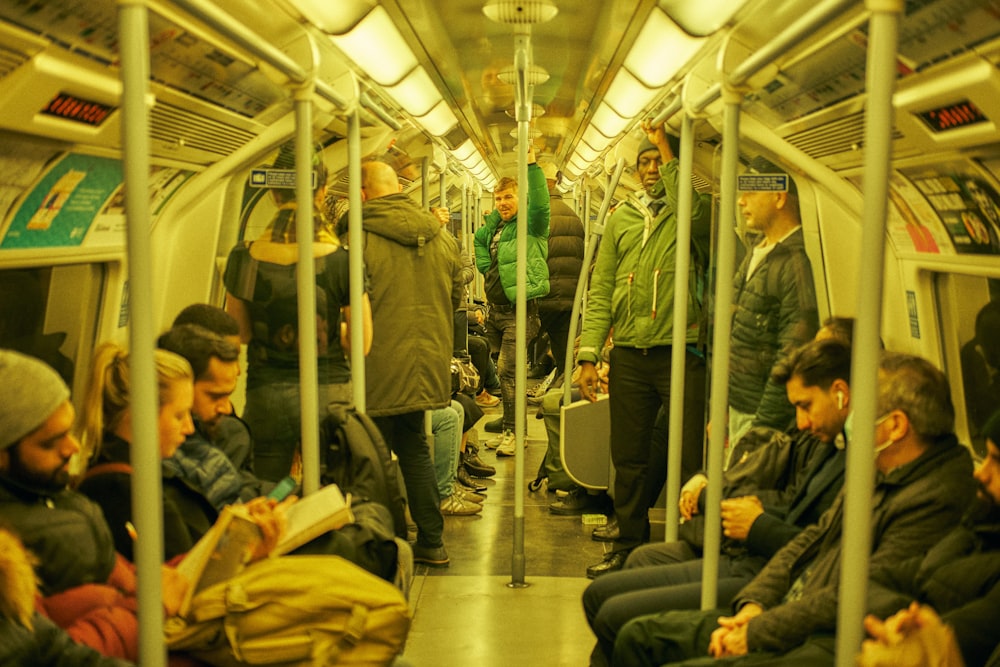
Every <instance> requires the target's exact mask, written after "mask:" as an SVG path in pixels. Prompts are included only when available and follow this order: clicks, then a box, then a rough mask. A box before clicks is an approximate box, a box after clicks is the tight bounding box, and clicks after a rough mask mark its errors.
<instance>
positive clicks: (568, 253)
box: [538, 195, 584, 312]
mask: <svg viewBox="0 0 1000 667" xmlns="http://www.w3.org/2000/svg"><path fill="white" fill-rule="evenodd" d="M583 251H584V232H583V223H582V222H580V217H579V216H578V215H577V214H576V213H575V212H574V211H573V209H572V208H570V206H569V204H567V203H566V202H564V201H563V198H562V196H561V195H551V196H550V198H549V256H548V259H546V263H547V264H548V266H549V293H548V295H547V296H544V297H542V298H540V299H539V300H538V310H539V311H540V312H560V311H564V310H572V309H573V300H574V299H575V298H576V284H577V281H579V279H580V269H581V268H582V267H583Z"/></svg>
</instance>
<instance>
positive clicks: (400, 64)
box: [330, 7, 417, 86]
mask: <svg viewBox="0 0 1000 667" xmlns="http://www.w3.org/2000/svg"><path fill="white" fill-rule="evenodd" d="M330 39H332V40H333V43H334V44H336V45H337V48H338V49H340V50H341V51H343V52H344V54H345V55H346V56H347V57H348V58H350V59H351V60H353V61H354V62H355V63H356V64H357V66H358V67H360V68H361V69H362V70H363V71H364V72H365V73H367V74H368V76H370V77H371V78H372V79H374V80H375V81H376V82H377V83H379V84H380V85H383V86H394V85H396V84H397V83H399V82H400V81H401V80H402V78H403V77H404V76H406V74H407V73H408V72H410V71H412V70H413V68H415V67H416V66H417V58H416V56H414V55H413V51H411V50H410V47H409V46H407V45H406V40H404V39H403V35H401V34H400V32H399V30H398V29H396V24H394V23H393V22H392V19H391V18H389V14H388V13H387V12H386V11H385V9H384V8H383V7H376V8H375V9H373V10H371V11H370V12H368V16H366V17H364V18H363V19H362V20H361V22H360V23H358V25H356V26H355V27H354V29H353V30H351V31H350V32H349V33H347V34H346V35H341V36H331V37H330Z"/></svg>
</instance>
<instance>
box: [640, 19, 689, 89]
mask: <svg viewBox="0 0 1000 667" xmlns="http://www.w3.org/2000/svg"><path fill="white" fill-rule="evenodd" d="M701 44H702V40H700V39H696V38H694V37H691V36H690V35H688V34H687V33H686V32H684V31H683V30H681V29H680V28H678V27H677V24H676V23H674V22H673V21H671V20H670V19H669V18H667V15H666V14H664V13H663V12H661V11H660V10H659V9H654V10H653V11H652V12H650V14H649V18H648V19H647V20H646V25H644V26H643V28H642V32H640V33H639V37H637V38H636V40H635V43H633V44H632V50H631V51H629V54H628V57H627V58H625V67H626V68H627V69H628V71H630V72H631V73H632V74H634V75H635V76H636V77H638V78H639V80H640V81H642V83H643V85H644V86H646V87H647V88H661V87H663V86H664V85H665V84H666V83H667V82H668V81H670V79H671V78H673V76H674V74H676V73H677V70H678V69H680V67H681V66H682V65H683V64H684V63H686V62H688V60H690V58H691V56H692V55H694V52H695V51H697V50H698V49H699V48H700V47H701Z"/></svg>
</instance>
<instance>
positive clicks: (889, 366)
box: [613, 353, 975, 667]
mask: <svg viewBox="0 0 1000 667" xmlns="http://www.w3.org/2000/svg"><path fill="white" fill-rule="evenodd" d="M789 384H791V382H789ZM836 391H837V389H836V388H835V389H834V394H833V395H832V396H831V398H832V399H833V400H835V401H840V403H841V404H843V405H849V401H850V395H849V392H847V391H846V389H845V390H843V391H844V396H843V398H842V399H841V398H839V397H837V395H836ZM789 397H792V390H791V388H790V389H789ZM793 402H795V403H796V410H797V411H799V410H802V409H803V408H804V407H805V405H804V404H803V403H801V402H796V401H795V399H793ZM876 407H877V409H878V414H879V415H881V416H880V417H879V419H877V420H876V425H875V442H876V443H877V444H876V446H875V447H874V451H873V452H872V456H874V457H875V467H876V476H875V480H874V490H873V494H872V503H871V505H872V506H871V526H872V542H871V556H870V558H869V567H870V572H871V576H872V578H873V579H877V577H878V576H879V575H880V573H881V572H883V571H886V570H888V569H891V568H894V567H898V565H899V563H900V562H902V561H903V560H904V559H907V558H910V557H913V556H917V555H920V554H922V553H924V552H925V551H926V550H927V549H929V548H930V547H931V546H932V545H934V544H935V543H936V542H937V541H938V540H939V539H940V538H941V536H942V535H943V534H945V533H946V532H947V531H948V530H949V529H951V528H952V527H953V526H954V525H955V524H956V523H958V521H959V519H960V517H961V516H962V513H963V512H964V511H965V509H966V508H967V507H968V503H969V502H970V500H971V499H972V496H973V494H974V493H975V487H974V486H973V485H972V484H970V483H969V478H970V476H971V475H972V460H971V457H970V456H969V452H968V448H966V447H964V446H962V445H960V444H959V442H958V440H957V439H956V437H955V435H954V423H955V409H954V406H953V405H952V402H951V391H950V389H949V386H948V380H947V378H946V377H945V375H944V373H942V372H941V371H940V370H939V369H937V368H935V367H934V366H933V365H932V364H931V363H930V362H928V361H927V360H926V359H921V358H920V357H915V356H912V355H906V354H898V353H885V354H884V355H883V356H882V359H881V360H880V362H879V373H878V398H877V405H876ZM820 423H821V422H820V421H819V420H817V422H816V423H815V424H814V425H813V426H812V427H811V429H818V428H819V427H820ZM843 499H844V494H843V492H841V493H840V494H839V495H838V496H837V499H836V500H835V501H834V502H833V504H832V505H831V506H830V509H828V510H827V511H826V512H825V513H824V514H823V515H822V516H821V517H820V518H819V521H818V522H817V523H815V524H813V525H811V526H809V527H807V528H806V529H804V530H803V531H802V532H800V533H799V534H798V535H797V536H796V537H795V538H794V539H793V540H792V541H791V542H789V543H788V544H787V545H785V546H784V547H782V548H781V550H779V551H778V553H776V554H775V555H774V557H773V558H771V559H770V560H769V561H768V562H767V565H765V566H764V569H762V570H761V571H760V572H759V573H758V574H757V576H756V577H754V579H753V580H752V581H751V582H750V583H749V584H747V585H746V586H744V587H743V589H741V590H740V591H739V592H738V593H737V594H736V595H735V596H734V597H733V599H732V607H731V608H729V609H715V610H707V611H669V612H666V613H660V614H653V615H649V616H642V617H639V618H636V619H633V620H632V621H629V622H628V623H626V624H625V625H624V626H623V627H622V628H621V630H620V631H619V633H618V637H617V639H616V640H615V645H614V654H613V656H614V657H613V664H615V665H621V666H622V667H633V666H639V665H643V666H644V665H662V664H664V663H671V664H673V663H682V664H687V663H684V662H683V661H684V660H688V659H691V658H695V659H701V660H704V659H705V656H706V655H710V656H713V657H715V658H727V659H728V660H727V662H726V664H727V665H732V664H740V665H744V664H761V663H763V662H766V661H767V660H770V659H771V658H774V657H775V654H784V653H786V652H789V651H791V650H793V649H795V648H797V647H799V646H801V645H802V644H803V643H804V642H805V641H806V640H807V639H809V638H810V636H814V635H828V636H829V635H832V634H833V633H834V632H835V630H836V623H837V596H838V589H839V585H838V584H839V577H840V560H841V536H842V528H843V519H844V514H843V510H844V508H843ZM734 612H735V613H734ZM730 614H731V615H730ZM698 664H700V663H698ZM769 664H770V663H769ZM795 664H805V663H795Z"/></svg>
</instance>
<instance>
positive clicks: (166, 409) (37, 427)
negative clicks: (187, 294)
mask: <svg viewBox="0 0 1000 667" xmlns="http://www.w3.org/2000/svg"><path fill="white" fill-rule="evenodd" d="M184 314H191V315H193V317H194V318H195V319H200V320H201V321H202V322H203V323H206V324H209V325H211V323H212V322H213V321H222V322H225V321H226V320H228V316H227V315H226V314H225V313H224V312H223V311H221V310H220V309H214V308H212V307H207V306H199V307H195V308H190V309H187V310H186V311H185V313H184ZM181 319H183V318H181ZM159 344H160V349H158V350H156V353H155V366H156V376H157V385H158V400H159V410H158V418H157V427H158V428H157V446H158V448H159V454H160V457H161V459H162V461H163V470H162V472H163V520H164V524H163V528H164V534H163V537H164V540H163V546H164V554H163V556H164V560H165V561H167V562H168V563H169V564H171V565H173V564H176V563H177V562H178V561H179V560H180V559H182V558H183V557H184V556H185V555H186V553H187V552H188V551H189V550H190V549H191V548H192V546H193V545H194V544H195V543H196V542H197V540H198V539H199V538H201V537H202V536H203V535H204V534H205V533H206V532H207V531H208V530H209V528H210V527H211V526H212V525H213V524H214V523H215V521H216V519H217V518H218V511H219V509H221V508H222V507H223V506H225V505H227V504H230V503H235V502H244V501H246V503H247V504H246V506H247V508H248V510H249V512H250V514H251V516H252V517H253V519H254V520H255V522H256V523H257V524H258V525H259V526H260V528H261V532H262V534H263V536H264V538H265V539H264V543H263V545H262V548H261V549H259V550H258V552H257V554H256V557H263V556H264V555H266V554H267V553H269V551H270V550H271V548H272V547H273V546H274V545H275V544H276V543H277V542H278V541H279V539H280V536H281V533H282V530H283V528H284V514H283V511H284V508H285V507H286V506H287V504H288V503H290V502H294V500H295V498H294V496H293V497H292V498H290V499H289V500H286V501H285V502H283V503H280V504H279V503H278V502H277V501H275V500H271V499H268V498H266V497H264V496H262V494H263V493H266V492H267V491H268V490H270V489H271V487H273V484H272V483H270V482H268V481H265V480H260V479H258V478H257V477H256V476H254V475H253V473H252V469H251V466H250V465H249V459H250V456H251V454H252V446H251V445H250V442H249V433H248V432H247V430H246V428H245V426H243V425H242V422H240V420H239V419H237V418H235V417H234V416H233V415H232V414H231V405H230V403H229V396H230V394H231V392H232V390H233V388H234V387H235V385H236V376H237V374H238V372H239V371H238V368H239V365H238V361H237V358H238V348H237V347H236V346H235V345H234V344H233V342H231V341H226V340H225V339H224V338H223V337H222V336H219V335H218V334H216V333H213V332H212V331H210V330H208V329H206V328H204V327H202V326H198V325H196V324H179V325H176V326H174V327H173V328H171V329H170V330H169V331H168V332H167V333H165V334H164V335H163V336H161V337H160V340H159ZM171 350H173V351H171ZM0 385H2V386H3V394H4V395H3V396H2V397H0V398H2V399H3V400H0V426H2V429H0V430H2V431H3V435H2V436H0V440H2V443H3V444H2V446H0V450H2V451H0V517H2V519H3V521H4V522H6V523H9V524H10V525H11V527H12V529H13V530H14V532H15V533H17V534H18V535H19V536H20V538H21V539H23V540H24V542H25V544H26V545H27V546H28V548H29V549H30V550H31V551H32V552H33V553H34V554H35V555H37V557H38V563H37V568H36V572H37V575H38V579H39V582H40V585H41V592H42V594H43V595H44V598H43V599H42V606H41V609H43V610H44V611H47V612H49V614H50V615H52V617H53V620H55V621H56V622H57V624H58V625H59V626H61V627H64V628H66V629H67V631H68V632H69V634H70V636H71V637H73V638H74V639H76V640H77V641H79V642H81V643H83V644H85V645H88V646H91V647H93V648H95V649H97V650H98V651H100V652H101V653H104V654H106V655H109V656H113V657H121V658H125V659H128V660H135V659H136V650H137V646H136V642H137V636H136V631H137V623H136V618H135V602H134V595H135V580H134V570H133V568H132V567H131V564H130V563H129V561H130V560H131V559H132V557H133V541H134V540H135V539H136V537H137V536H136V534H135V532H134V527H133V526H134V515H133V512H132V509H133V508H132V496H131V485H132V479H131V466H130V465H129V463H130V460H131V451H130V450H131V447H132V446H133V441H134V438H133V426H132V411H131V380H130V369H129V363H128V355H127V354H126V353H125V351H124V350H123V349H122V348H121V347H119V346H118V345H117V344H114V343H106V344H104V345H101V346H100V347H99V348H98V350H97V353H96V355H95V359H94V364H93V369H92V373H91V378H90V382H89V384H88V391H87V396H86V398H85V400H84V402H83V404H84V410H83V414H82V415H81V417H80V419H79V423H78V424H76V421H77V420H76V419H75V411H74V409H73V404H72V403H71V402H70V401H69V390H68V388H67V387H66V385H65V384H64V382H63V381H62V379H61V378H59V377H58V375H56V374H55V372H54V371H53V370H52V369H51V368H50V367H48V366H47V365H46V364H44V363H43V362H41V361H39V360H37V359H34V358H33V357H28V356H25V355H21V354H19V353H16V352H13V351H9V350H0ZM192 414H193V415H195V417H196V421H197V426H198V428H197V430H196V428H195V424H196V421H195V420H193V419H192ZM75 425H76V427H75V428H74V426H75ZM74 433H79V434H80V438H79V440H78V439H77V437H76V435H74ZM81 441H82V443H83V449H84V453H82V454H81V444H80V443H81ZM78 455H80V456H81V457H82V458H83V459H84V460H86V461H90V462H92V463H93V464H94V465H93V466H92V467H91V468H90V469H89V470H88V471H87V473H86V474H84V476H83V480H82V482H80V484H79V487H78V488H79V490H78V491H77V490H74V489H72V488H70V482H71V481H73V480H72V479H71V475H70V470H71V465H72V461H73V460H74V459H76V458H77V456H78ZM230 457H232V458H230ZM88 497H89V500H88ZM359 497H360V496H359ZM370 505H371V506H374V505H375V503H370ZM364 508H365V505H364V504H362V505H361V506H360V507H359V506H358V505H357V504H356V505H355V507H354V509H355V517H356V520H355V522H354V523H352V524H349V525H348V526H345V527H344V528H342V529H341V530H339V531H336V534H334V533H327V534H325V535H323V536H321V537H320V538H317V539H316V540H313V541H312V542H310V543H308V544H307V545H305V546H303V547H301V548H300V549H299V550H297V551H296V552H295V553H321V554H337V555H341V556H343V557H345V558H347V559H349V560H352V561H354V562H355V563H357V564H358V565H360V566H362V567H364V568H365V569H368V570H369V571H371V572H373V573H374V574H376V575H378V576H380V577H382V578H384V579H386V580H388V581H391V582H393V583H395V584H396V585H398V586H399V587H400V588H401V589H402V590H403V591H404V592H405V591H406V590H407V588H408V584H409V582H408V578H407V576H405V575H406V573H408V572H410V571H412V566H410V565H409V564H408V563H409V560H410V559H411V555H410V553H409V547H408V546H407V544H406V542H405V541H404V540H400V539H398V538H396V537H395V535H394V526H393V524H392V521H391V519H386V518H385V517H384V515H385V514H386V513H387V512H388V510H377V509H374V508H373V509H372V511H365V510H364ZM403 531H404V535H405V527H404V528H403ZM397 532H398V531H397ZM163 574H164V577H163V581H162V589H163V599H164V607H165V613H166V615H168V616H169V615H172V614H174V613H176V612H177V610H178V605H179V602H180V600H181V599H182V598H183V595H184V591H185V589H186V588H187V586H188V584H189V582H187V581H186V580H184V579H183V577H181V576H180V575H179V574H178V573H177V572H176V571H175V570H174V569H173V568H171V567H165V568H164V570H163ZM22 657H24V656H22ZM29 662H30V660H29ZM5 664H6V663H5ZM17 664H27V663H23V662H21V663H17ZM80 664H83V663H80Z"/></svg>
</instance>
